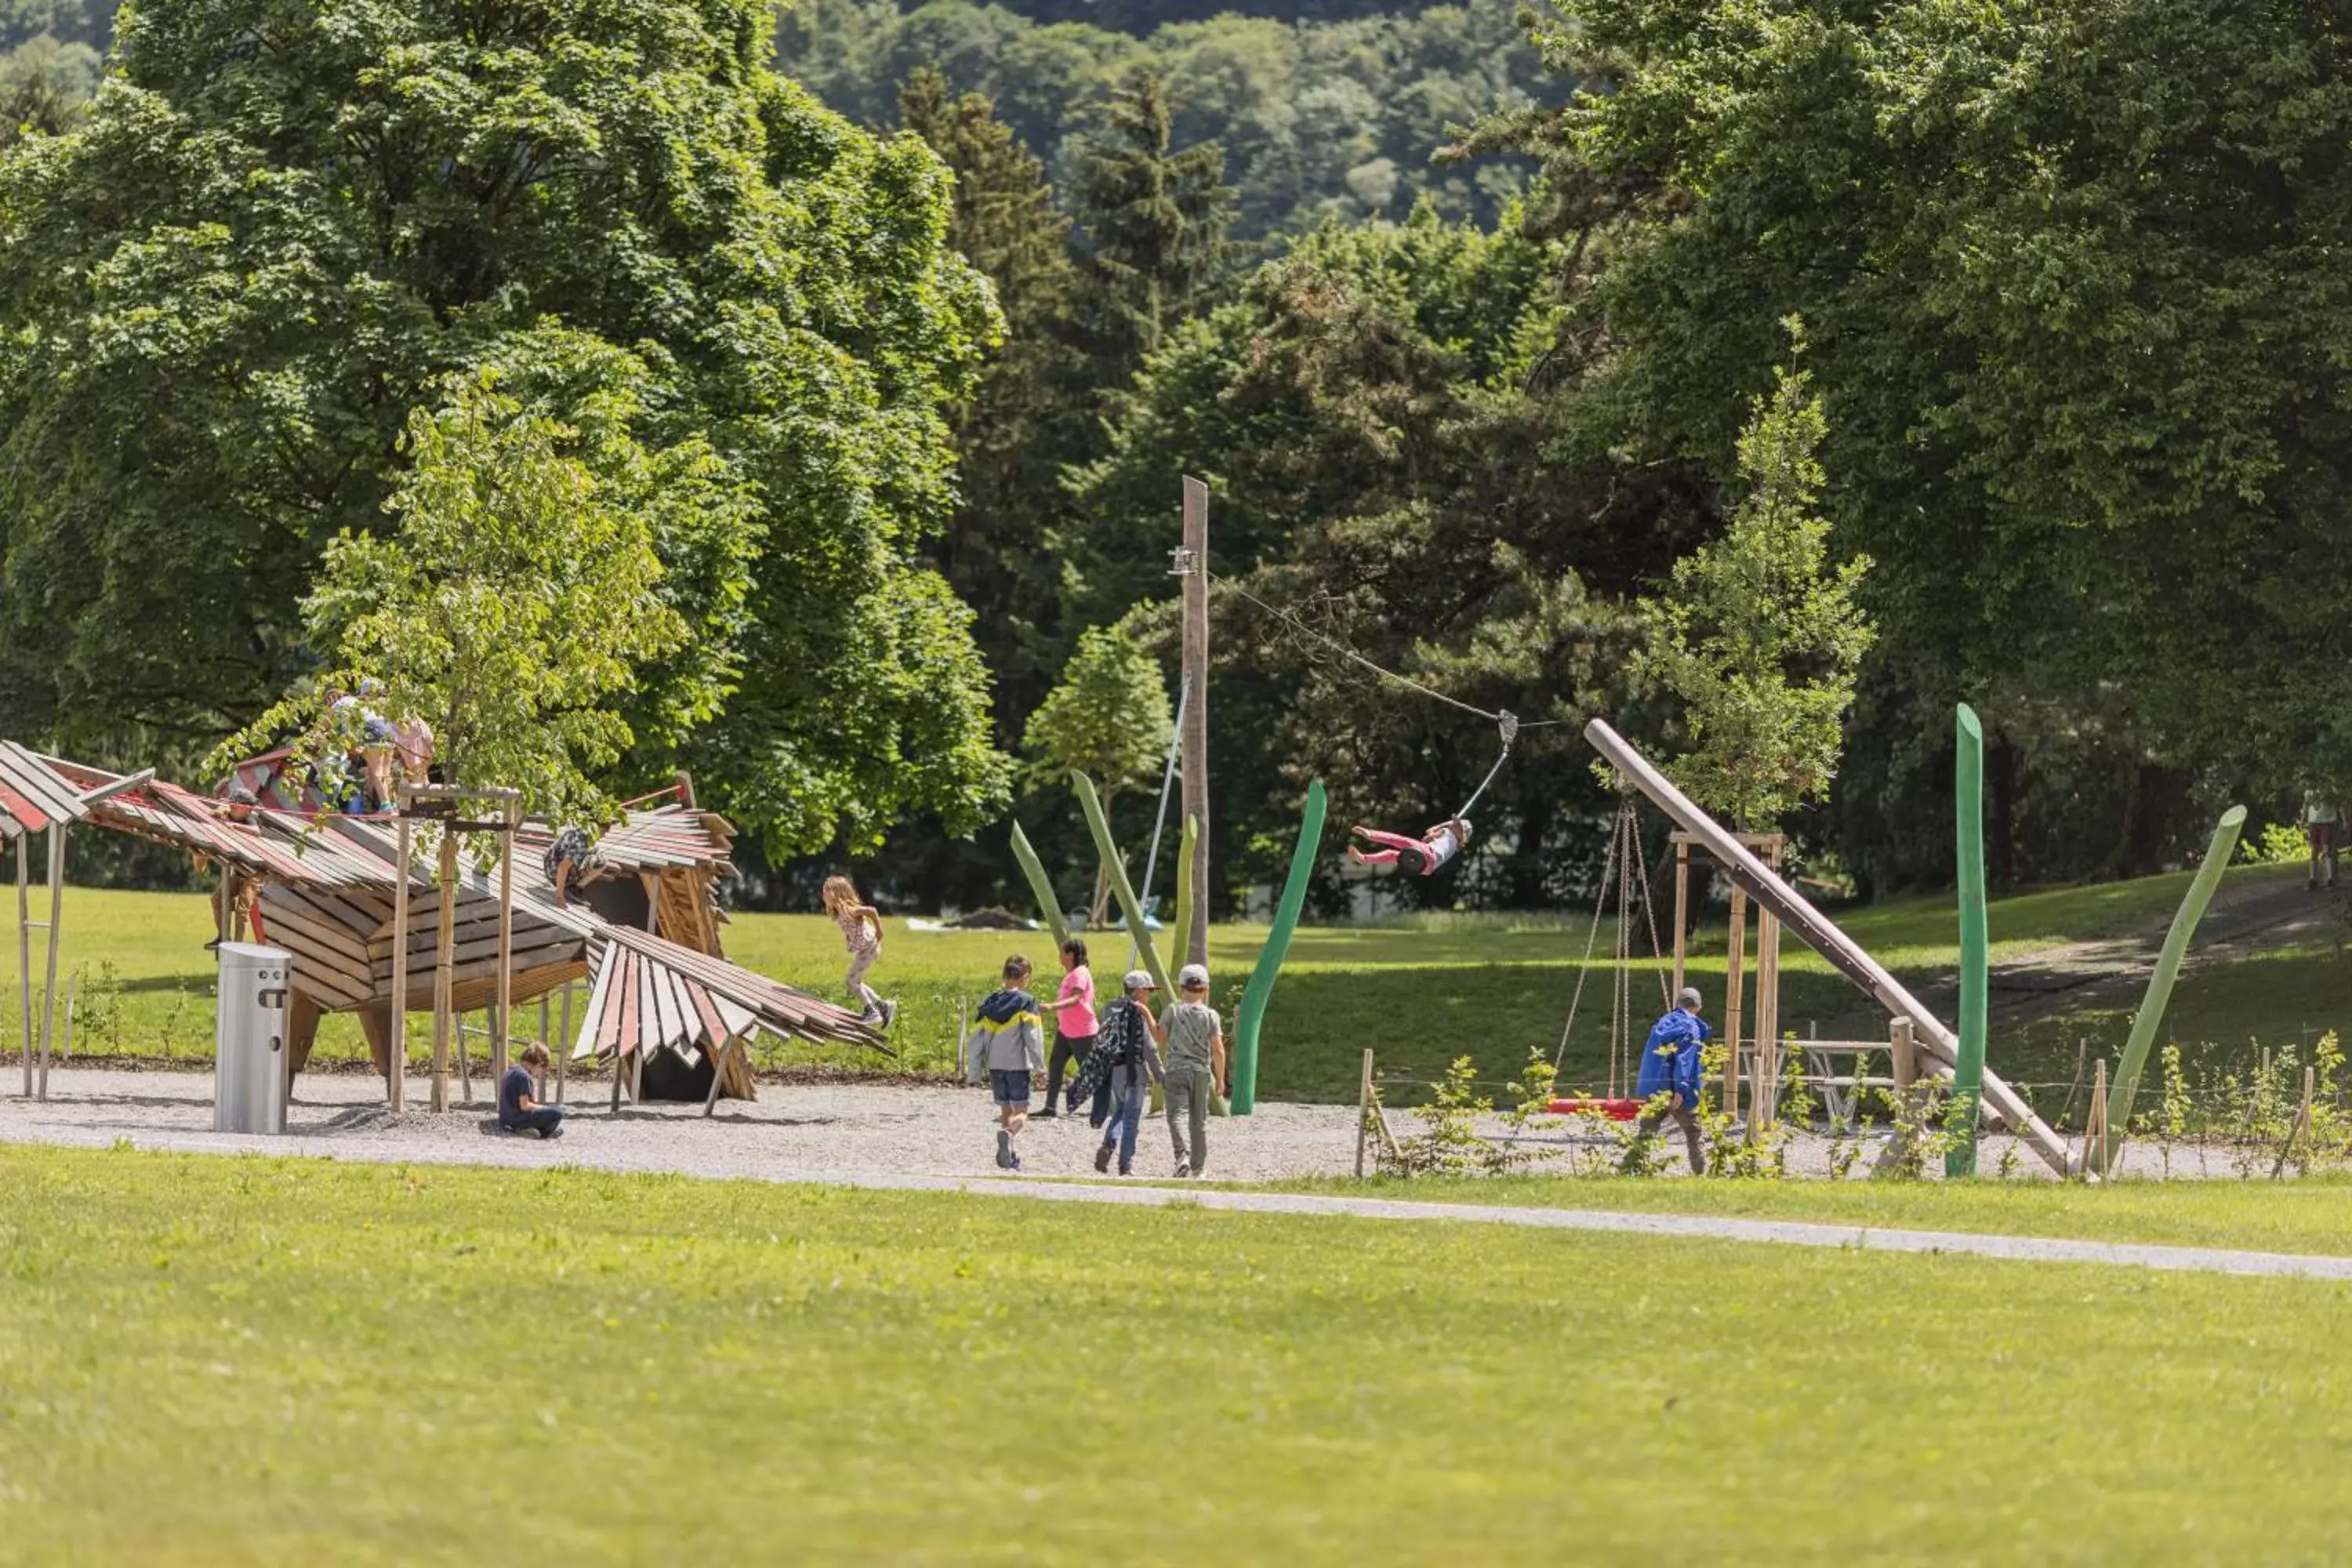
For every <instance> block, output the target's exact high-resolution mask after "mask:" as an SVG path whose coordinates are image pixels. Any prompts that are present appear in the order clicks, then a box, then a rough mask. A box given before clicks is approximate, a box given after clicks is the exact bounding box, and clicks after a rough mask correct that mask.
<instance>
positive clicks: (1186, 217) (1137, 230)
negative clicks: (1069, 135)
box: [1073, 68, 1233, 386]
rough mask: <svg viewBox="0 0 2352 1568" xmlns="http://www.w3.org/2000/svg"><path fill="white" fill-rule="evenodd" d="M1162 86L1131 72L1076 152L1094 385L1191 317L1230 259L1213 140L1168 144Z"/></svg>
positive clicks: (1122, 377) (1122, 370) (1116, 379)
mask: <svg viewBox="0 0 2352 1568" xmlns="http://www.w3.org/2000/svg"><path fill="white" fill-rule="evenodd" d="M1169 116H1170V107H1169V101H1168V91H1167V86H1166V84H1165V82H1164V81H1163V80H1162V79H1160V76H1159V74H1158V73H1156V72H1154V71H1150V70H1146V69H1140V68H1139V69H1137V70H1135V71H1132V72H1130V73H1129V75H1128V77H1127V79H1125V80H1124V81H1122V82H1121V83H1120V84H1119V88H1118V91H1117V92H1116V93H1115V94H1113V95H1112V97H1111V99H1110V100H1109V101H1108V103H1107V104H1105V105H1104V107H1103V110H1102V116H1101V123H1100V124H1099V126H1098V127H1097V130H1096V131H1095V132H1094V134H1093V135H1092V136H1091V137H1090V138H1089V140H1088V141H1087V144H1086V146H1085V148H1084V149H1083V151H1082V152H1081V153H1080V154H1079V162H1078V172H1077V177H1076V182H1075V186H1074V191H1073V201H1074V203H1075V206H1076V214H1077V217H1078V222H1079V224H1080V226H1081V227H1082V229H1083V230H1084V234H1085V248H1084V251H1083V253H1082V255H1081V258H1080V269H1081V274H1082V276H1083V278H1084V279H1085V287H1084V291H1083V295H1082V300H1083V303H1084V331H1085V339H1086V342H1087V349H1088V352H1089V353H1090V355H1091V357H1092V360H1093V369H1094V374H1095V376H1096V378H1097V382H1098V383H1100V384H1107V385H1114V386H1115V385H1118V384H1123V383H1124V382H1125V381H1126V379H1127V377H1128V375H1129V374H1131V373H1132V371H1133V370H1134V368H1135V367H1136V366H1137V365H1138V364H1139V363H1142V360H1143V358H1144V356H1145V355H1147V354H1149V353H1152V352H1153V351H1154V350H1156V349H1158V348H1159V347H1160V343H1161V342H1162V340H1163V339H1164V338H1165V337H1166V335H1167V333H1168V331H1169V329H1170V328H1171V327H1172V326H1174V325H1175V324H1176V323H1177V322H1179V321H1182V320H1184V319H1185V318H1186V317H1188V316H1191V315H1193V314H1196V313H1197V312H1198V311H1199V310H1201V309H1202V306H1203V305H1204V304H1206V303H1207V300H1208V296H1209V292H1210V290H1211V289H1212V288H1213V287H1214V286H1215V285H1216V284H1217V283H1218V282H1219V281H1220V280H1221V279H1222V278H1223V276H1224V273H1225V270H1226V268H1227V267H1228V266H1229V265H1230V263H1231V260H1232V258H1233V248H1232V246H1231V243H1230V242H1229V241H1228V239H1227V238H1226V235H1225V229H1226V226H1227V224H1228V223H1229V221H1230V219H1231V214H1232V207H1233V192H1232V191H1231V190H1230V189H1229V188H1228V187H1227V186H1226V185H1225V184H1224V177H1223V171H1224V163H1225V155H1224V153H1223V150H1222V149H1220V148H1219V147H1218V146H1217V145H1216V144H1215V143H1213V142H1202V143H1198V144H1195V145H1193V146H1190V147H1186V148H1184V149H1183V150H1181V152H1180V151H1174V150H1172V149H1171V125H1170V118H1169Z"/></svg>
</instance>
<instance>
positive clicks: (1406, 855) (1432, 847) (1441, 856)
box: [1348, 816, 1470, 877]
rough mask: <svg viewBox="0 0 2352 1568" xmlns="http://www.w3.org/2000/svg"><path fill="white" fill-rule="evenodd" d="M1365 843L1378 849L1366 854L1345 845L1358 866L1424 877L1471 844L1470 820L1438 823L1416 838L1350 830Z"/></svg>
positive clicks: (1374, 830) (1361, 828) (1362, 828)
mask: <svg viewBox="0 0 2352 1568" xmlns="http://www.w3.org/2000/svg"><path fill="white" fill-rule="evenodd" d="M1349 832H1351V833H1353V834H1354V835H1355V837H1359V838H1360V839H1362V840H1364V841H1365V842H1366V843H1368V844H1376V845H1378V846H1380V847H1379V848H1376V849H1374V850H1372V851H1370V853H1369V854H1368V853H1366V852H1365V851H1364V850H1361V849H1359V848H1357V847H1355V846H1354V845H1352V844H1350V845H1349V846H1348V858H1349V859H1350V860H1353V861H1354V862H1355V863H1356V864H1357V865H1359V866H1394V867H1396V868H1398V869H1400V870H1402V871H1404V872H1405V873H1407V874H1408V875H1411V876H1418V877H1426V876H1428V875H1429V874H1430V873H1432V872H1433V871H1435V870H1436V869H1437V868H1439V867H1441V866H1443V865H1444V864H1445V863H1446V862H1447V861H1448V860H1451V859H1453V858H1454V857H1455V856H1456V855H1459V854H1460V853H1461V852H1462V851H1463V849H1464V847H1466V846H1467V845H1468V844H1469V842H1470V819H1469V818H1468V817H1465V816H1457V817H1454V818H1453V819H1452V820H1450V821H1446V822H1441V823H1439V824H1438V825H1437V826H1434V827H1433V828H1431V829H1430V830H1429V831H1428V832H1426V833H1424V834H1423V835H1422V836H1421V837H1418V838H1407V837H1405V836H1404V835H1403V834H1402V833H1382V832H1381V831H1380V830H1379V829H1378V828H1373V827H1366V826H1363V825H1362V824H1358V825H1357V826H1354V827H1353V828H1350V829H1349Z"/></svg>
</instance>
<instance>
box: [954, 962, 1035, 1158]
mask: <svg viewBox="0 0 2352 1568" xmlns="http://www.w3.org/2000/svg"><path fill="white" fill-rule="evenodd" d="M1028 984H1029V961H1028V960H1027V959H1025V958H1023V957H1022V956H1021V955H1020V954H1018V953H1015V954H1014V955H1013V956H1012V957H1011V958H1008V959H1006V960H1005V961H1004V984H1003V985H1002V986H1000V987H999V988H998V989H996V990H994V991H992V992H990V993H989V994H988V995H987V997H986V998H985V999H984V1000H983V1001H982V1003H981V1005H980V1016H979V1019H978V1027H976V1028H975V1029H973V1030H972V1034H971V1047H970V1049H971V1059H970V1060H969V1061H967V1062H966V1063H965V1072H966V1073H967V1075H968V1076H969V1077H970V1078H971V1080H972V1081H973V1082H975V1083H977V1082H980V1081H981V1080H982V1078H983V1076H984V1077H985V1079H986V1081H987V1084H988V1091H989V1096H990V1098H991V1099H992V1100H994V1101H995V1102H996V1165H997V1169H999V1170H1002V1171H1017V1170H1019V1169H1020V1168H1021V1153H1020V1151H1019V1150H1017V1149H1015V1148H1014V1147H1013V1140H1014V1139H1016V1138H1018V1137H1020V1136H1021V1129H1022V1127H1023V1126H1024V1124H1025V1123H1026V1122H1027V1121H1028V1120H1029V1078H1030V1075H1031V1074H1032V1073H1035V1072H1038V1071H1041V1070H1043V1069H1044V1068H1045V1024H1044V1022H1043V1021H1042V1020H1041V1019H1040V1018H1039V1017H1038V1016H1037V998H1035V997H1034V996H1032V995H1030V994H1029V992H1028V990H1027V986H1028Z"/></svg>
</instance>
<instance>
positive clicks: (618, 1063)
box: [613, 1040, 629, 1111]
mask: <svg viewBox="0 0 2352 1568" xmlns="http://www.w3.org/2000/svg"><path fill="white" fill-rule="evenodd" d="M628 1057H629V1043H628V1042H627V1041H626V1040H624V1041H622V1042H621V1045H620V1047H619V1048H618V1049H616V1050H615V1051H614V1053H613V1109H614V1110H615V1111H618V1110H620V1109H621V1075H622V1074H623V1073H625V1072H626V1071H627V1070H628V1065H627V1064H628Z"/></svg>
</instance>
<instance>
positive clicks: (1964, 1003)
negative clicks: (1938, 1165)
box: [1944, 702, 1991, 1176]
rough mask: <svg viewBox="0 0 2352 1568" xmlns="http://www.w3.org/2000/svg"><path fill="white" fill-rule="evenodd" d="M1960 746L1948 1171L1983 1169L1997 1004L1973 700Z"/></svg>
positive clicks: (1980, 753) (1961, 717)
mask: <svg viewBox="0 0 2352 1568" xmlns="http://www.w3.org/2000/svg"><path fill="white" fill-rule="evenodd" d="M1958 741H1959V746H1958V753H1957V755H1956V757H1955V760H1954V763H1953V767H1952V805H1953V810H1954V814H1955V819H1956V824H1957V826H1958V836H1959V869H1960V1030H1959V1050H1958V1054H1957V1055H1956V1056H1955V1058H1953V1062H1952V1121H1951V1125H1952V1128H1953V1131H1954V1136H1953V1139H1952V1146H1951V1149H1950V1150H1949V1151H1948V1152H1947V1153H1946V1154H1945V1155H1944V1174H1946V1175H1948V1176H1973V1175H1975V1174H1976V1173H1977V1100H1978V1097H1979V1096H1980V1095H1981V1094H1982V1093H1983V1092H1984V1067H1985V1010H1986V1008H1987V1007H1988V1006H1989V1005H1990V1002H1991V982H1990V974H1989V973H1988V962H1987V956H1986V951H1985V950H1986V948H1987V947H1988V946H1989V945H1990V943H1989V942H1988V934H1989V933H1988V932H1987V931H1986V929H1985V876H1984V726H1983V725H1981V724H1979V723H1978V722H1977V716H1976V711H1975V710H1973V709H1971V708H1970V707H1969V705H1968V704H1967V703H1965V702H1963V703H1961V704H1960V705H1959V710H1958Z"/></svg>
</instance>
